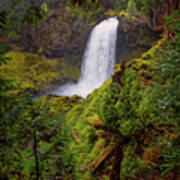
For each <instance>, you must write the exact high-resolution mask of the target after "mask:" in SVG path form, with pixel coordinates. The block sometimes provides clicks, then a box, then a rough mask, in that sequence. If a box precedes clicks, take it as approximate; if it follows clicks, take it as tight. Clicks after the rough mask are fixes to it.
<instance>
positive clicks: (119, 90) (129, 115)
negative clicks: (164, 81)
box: [62, 40, 179, 180]
mask: <svg viewBox="0 0 180 180" xmlns="http://www.w3.org/2000/svg"><path fill="white" fill-rule="evenodd" d="M164 42H165V40H162V41H159V42H158V43H157V45H155V46H154V47H153V48H151V49H150V50H149V51H148V52H146V53H145V54H144V55H143V56H142V57H141V58H139V59H134V60H132V61H130V62H128V63H125V62H122V63H121V64H120V65H117V66H116V68H115V74H114V75H113V77H112V78H111V79H110V80H108V81H107V82H106V83H105V84H104V85H103V86H102V87H101V88H100V89H98V90H96V91H95V92H93V93H92V94H90V95H89V96H88V98H87V100H85V101H82V103H80V104H78V105H75V106H74V107H73V108H72V110H71V111H70V112H68V113H67V115H66V123H67V126H68V127H69V128H70V133H69V137H70V140H69V141H68V142H67V143H66V144H65V151H64V152H63V153H62V157H64V158H63V160H64V163H65V164H66V167H68V168H67V169H66V172H65V175H64V176H65V179H83V180H84V179H85V180H86V179H87V180H88V179H102V180H106V179H114V178H117V177H118V176H119V178H121V179H123V180H125V179H131V178H132V179H134V178H145V179H148V180H150V179H152V178H154V177H155V178H156V179H164V180H165V179H167V178H168V177H169V176H173V177H175V176H176V175H175V171H174V170H173V168H172V167H177V168H178V167H179V166H177V165H174V164H173V163H172V164H171V161H170V160H168V161H167V162H166V156H165V155H162V154H163V153H164V154H166V153H168V151H170V150H168V148H170V149H173V148H175V146H174V145H175V144H174V143H173V142H174V141H175V140H176V141H177V137H178V135H177V134H178V133H177V129H178V128H177V127H175V126H174V125H173V122H172V121H170V120H169V122H167V121H166V120H165V119H164V120H163V119H161V120H160V119H159V117H158V115H157V116H156V115H155V109H153V108H155V107H154V106H153V105H152V104H149V103H152V102H151V100H150V99H151V98H150V96H151V91H152V89H151V87H153V86H154V85H155V81H156V78H157V75H156V70H157V67H158V66H159V65H158V64H159V58H160V56H159V53H160V51H161V50H160V49H161V44H163V43H164ZM151 105H152V106H151ZM168 126H170V127H171V129H169V128H168ZM167 143H170V144H171V146H172V147H170V146H169V147H167ZM176 145H177V146H178V144H177V143H176ZM69 152H70V153H69ZM117 152H119V154H118V153H117ZM162 157H163V158H164V159H163V158H162ZM169 158H171V157H169ZM117 159H119V161H118V160H117ZM171 166H172V167H171ZM117 169H119V170H120V171H117ZM168 172H169V173H168ZM119 173H120V174H119Z"/></svg>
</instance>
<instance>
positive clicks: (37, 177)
mask: <svg viewBox="0 0 180 180" xmlns="http://www.w3.org/2000/svg"><path fill="white" fill-rule="evenodd" d="M34 157H35V164H36V180H39V177H40V173H39V160H38V154H37V136H36V130H34Z"/></svg>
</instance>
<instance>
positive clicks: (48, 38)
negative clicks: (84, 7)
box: [21, 7, 91, 61]
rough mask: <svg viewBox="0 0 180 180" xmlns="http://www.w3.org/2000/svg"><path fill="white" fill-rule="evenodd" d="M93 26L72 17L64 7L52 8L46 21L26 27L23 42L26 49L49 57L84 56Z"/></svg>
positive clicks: (70, 57) (72, 58) (71, 57)
mask: <svg viewBox="0 0 180 180" xmlns="http://www.w3.org/2000/svg"><path fill="white" fill-rule="evenodd" d="M90 30H91V27H90V26H89V25H88V22H87V21H83V20H80V19H79V18H77V17H71V16H70V15H69V14H68V13H67V12H66V11H65V9H64V8H62V7H60V8H58V9H54V10H52V12H51V13H50V14H49V16H48V19H47V20H46V21H45V22H40V23H38V25H36V26H35V27H34V28H29V27H25V28H24V29H23V32H22V39H21V44H23V47H24V50H25V51H31V52H34V53H38V51H39V50H40V49H41V51H42V53H43V54H44V55H46V56H47V57H50V58H54V57H56V58H57V57H66V58H67V59H69V60H70V61H73V60H74V59H77V58H74V57H82V56H83V52H84V49H85V47H86V42H87V40H88V35H89V32H90Z"/></svg>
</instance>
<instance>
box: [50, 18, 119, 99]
mask: <svg viewBox="0 0 180 180" xmlns="http://www.w3.org/2000/svg"><path fill="white" fill-rule="evenodd" d="M118 24H119V22H118V20H117V18H116V17H114V18H109V19H106V20H104V21H102V22H101V23H100V24H98V25H97V26H95V27H94V28H93V30H92V32H91V35H90V38H89V41H88V44H87V47H86V50H85V54H84V59H83V63H82V66H81V75H80V78H79V81H78V83H76V84H75V83H66V84H65V85H63V86H61V87H60V88H59V89H57V90H55V91H53V92H52V93H53V94H57V95H60V96H72V95H75V94H76V95H79V96H82V97H83V98H86V96H87V95H88V94H89V93H91V92H92V91H93V90H94V89H97V88H99V87H100V86H101V85H102V84H103V83H104V81H106V80H107V79H108V78H110V76H111V75H112V73H113V67H114V64H115V49H116V48H115V47H116V37H117V28H118Z"/></svg>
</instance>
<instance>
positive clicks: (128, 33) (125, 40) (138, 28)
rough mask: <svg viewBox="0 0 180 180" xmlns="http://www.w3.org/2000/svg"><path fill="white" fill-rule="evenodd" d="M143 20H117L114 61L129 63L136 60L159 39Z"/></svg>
mask: <svg viewBox="0 0 180 180" xmlns="http://www.w3.org/2000/svg"><path fill="white" fill-rule="evenodd" d="M143 21H144V20H133V21H132V20H128V19H127V18H126V17H120V18H119V28H118V37H117V45H116V59H117V62H119V61H120V60H125V61H129V60H131V59H132V58H138V57H140V56H141V55H142V53H143V52H145V51H147V50H148V49H149V48H150V47H151V46H152V45H153V43H154V42H155V41H156V40H157V39H158V38H160V34H159V33H157V32H153V31H152V30H151V29H150V28H149V27H148V22H145V21H144V22H143Z"/></svg>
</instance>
